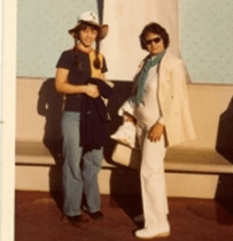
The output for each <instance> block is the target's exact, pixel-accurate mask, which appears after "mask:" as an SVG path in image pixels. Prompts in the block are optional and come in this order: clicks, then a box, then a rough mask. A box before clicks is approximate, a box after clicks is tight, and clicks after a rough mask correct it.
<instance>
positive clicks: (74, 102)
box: [56, 50, 107, 111]
mask: <svg viewBox="0 0 233 241" xmlns="http://www.w3.org/2000/svg"><path fill="white" fill-rule="evenodd" d="M99 57H100V61H101V68H100V70H98V71H100V72H101V73H105V72H106V71H107V66H106V62H105V58H104V57H103V55H101V54H100V55H99ZM77 58H78V60H79V62H80V63H81V67H82V68H78V67H77V66H76V64H75V51H74V50H67V51H64V52H63V53H62V54H61V56H60V58H59V60H58V62H57V65H56V68H64V69H68V70H69V75H68V82H69V83H70V84H73V85H85V84H86V81H87V80H88V79H89V78H90V77H97V76H94V72H96V71H97V70H96V69H95V68H94V67H93V62H94V58H95V54H94V51H93V52H91V53H84V52H81V51H78V52H77ZM82 96H83V94H69V95H68V94H67V95H66V101H65V108H64V110H65V111H80V104H81V99H82Z"/></svg>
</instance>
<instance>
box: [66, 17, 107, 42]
mask: <svg viewBox="0 0 233 241" xmlns="http://www.w3.org/2000/svg"><path fill="white" fill-rule="evenodd" d="M81 23H88V24H90V25H93V26H95V27H98V28H99V29H100V34H99V36H98V40H102V39H104V38H105V37H106V36H107V34H108V25H107V24H97V23H94V22H91V21H79V22H78V24H77V25H76V26H75V27H74V28H72V29H70V30H69V31H68V32H69V34H70V35H72V36H73V37H74V34H75V32H76V30H77V28H78V27H79V25H80V24H81Z"/></svg>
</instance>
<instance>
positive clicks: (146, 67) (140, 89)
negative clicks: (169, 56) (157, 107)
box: [137, 51, 165, 103]
mask: <svg viewBox="0 0 233 241" xmlns="http://www.w3.org/2000/svg"><path fill="white" fill-rule="evenodd" d="M164 54H165V51H164V52H162V53H160V54H158V55H157V56H156V57H155V58H154V59H151V58H147V60H146V62H145V64H144V67H143V69H142V71H141V73H140V75H139V77H138V91H137V103H140V102H141V101H142V96H143V94H144V90H145V82H146V79H147V77H148V73H149V70H150V68H151V67H153V66H155V65H157V64H158V63H159V62H160V60H161V59H162V57H163V56H164Z"/></svg>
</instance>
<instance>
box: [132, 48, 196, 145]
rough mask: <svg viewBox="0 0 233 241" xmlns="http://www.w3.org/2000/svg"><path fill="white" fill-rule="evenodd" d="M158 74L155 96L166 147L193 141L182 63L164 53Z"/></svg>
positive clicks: (192, 128)
mask: <svg viewBox="0 0 233 241" xmlns="http://www.w3.org/2000/svg"><path fill="white" fill-rule="evenodd" d="M143 63H144V61H143V62H142V64H140V67H139V71H140V69H141V68H142V66H143ZM158 74H159V83H158V91H157V93H155V94H157V95H158V101H159V106H160V111H161V115H162V117H163V120H164V125H165V137H166V141H167V145H168V146H173V145H177V144H179V143H181V142H184V141H187V140H192V139H195V131H194V127H193V122H192V117H191V113H190V108H189V99H188V92H187V83H186V82H187V78H186V70H185V67H184V63H183V61H182V60H181V59H179V58H177V57H175V56H173V55H171V54H169V53H166V54H165V55H164V57H163V58H162V60H161V63H160V65H159V72H158ZM136 80H137V79H135V82H136ZM135 84H136V83H135Z"/></svg>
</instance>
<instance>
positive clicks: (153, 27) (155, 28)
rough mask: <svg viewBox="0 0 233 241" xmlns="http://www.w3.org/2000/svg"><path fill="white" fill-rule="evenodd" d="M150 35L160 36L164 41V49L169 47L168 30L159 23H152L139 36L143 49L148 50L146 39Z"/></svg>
mask: <svg viewBox="0 0 233 241" xmlns="http://www.w3.org/2000/svg"><path fill="white" fill-rule="evenodd" d="M148 33H154V34H158V35H160V36H161V38H162V39H163V44H164V48H165V49H166V48H167V47H168V45H169V35H168V33H167V31H166V29H165V28H163V27H162V26H160V25H159V24H158V23H150V24H148V25H146V26H145V27H144V29H143V30H142V33H141V34H140V36H139V38H140V43H141V47H142V49H145V50H147V46H146V39H145V38H146V35H147V34H148Z"/></svg>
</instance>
